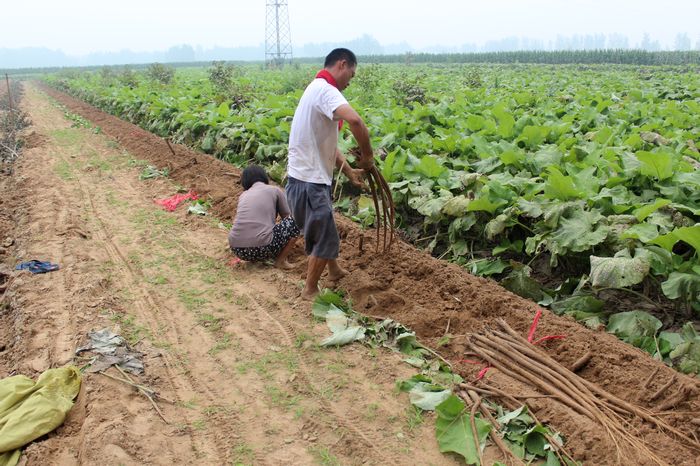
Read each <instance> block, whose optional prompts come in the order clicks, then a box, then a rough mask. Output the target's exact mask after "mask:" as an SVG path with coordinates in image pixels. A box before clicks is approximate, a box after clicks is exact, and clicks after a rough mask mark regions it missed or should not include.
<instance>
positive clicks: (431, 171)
mask: <svg viewBox="0 0 700 466" xmlns="http://www.w3.org/2000/svg"><path fill="white" fill-rule="evenodd" d="M415 168H416V171H417V172H418V173H420V174H422V175H425V176H426V177H428V178H437V177H439V176H440V175H442V174H443V173H444V172H445V167H443V166H442V165H440V162H438V160H437V159H436V158H435V157H433V156H431V155H425V156H423V157H422V158H421V159H420V163H418V165H416V167H415Z"/></svg>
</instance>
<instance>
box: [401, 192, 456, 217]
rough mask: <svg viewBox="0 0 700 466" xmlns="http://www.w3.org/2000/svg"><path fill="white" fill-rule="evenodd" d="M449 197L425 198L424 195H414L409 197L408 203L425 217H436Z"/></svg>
mask: <svg viewBox="0 0 700 466" xmlns="http://www.w3.org/2000/svg"><path fill="white" fill-rule="evenodd" d="M450 199H451V197H447V196H444V197H442V196H441V197H434V198H430V199H426V198H424V197H414V198H411V199H409V201H408V205H409V206H411V207H413V208H414V209H416V210H417V211H418V212H419V213H420V214H422V215H425V216H426V217H438V216H439V215H440V212H441V211H442V208H443V207H444V206H445V204H446V203H447V202H448V201H449V200H450Z"/></svg>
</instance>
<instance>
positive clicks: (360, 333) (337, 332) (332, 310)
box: [321, 304, 366, 346]
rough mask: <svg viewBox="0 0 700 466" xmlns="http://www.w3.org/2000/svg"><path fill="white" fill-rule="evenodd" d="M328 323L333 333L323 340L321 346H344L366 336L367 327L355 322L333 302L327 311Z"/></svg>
mask: <svg viewBox="0 0 700 466" xmlns="http://www.w3.org/2000/svg"><path fill="white" fill-rule="evenodd" d="M326 324H328V328H329V329H331V332H333V335H331V336H330V337H328V338H326V339H325V340H323V341H322V342H321V346H343V345H347V344H348V343H352V342H353V341H355V340H362V339H363V338H364V337H365V330H366V329H365V328H364V327H362V326H358V325H351V324H355V322H354V321H352V320H350V319H349V318H348V316H347V314H345V312H343V311H342V310H340V309H338V308H337V307H335V305H333V304H331V305H330V307H329V309H328V311H327V312H326Z"/></svg>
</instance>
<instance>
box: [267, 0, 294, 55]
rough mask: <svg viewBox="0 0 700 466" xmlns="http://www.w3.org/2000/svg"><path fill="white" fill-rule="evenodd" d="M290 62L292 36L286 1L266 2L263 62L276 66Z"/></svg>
mask: <svg viewBox="0 0 700 466" xmlns="http://www.w3.org/2000/svg"><path fill="white" fill-rule="evenodd" d="M291 61H292V35H291V33H290V30H289V9H288V7H287V1H286V0H285V1H282V0H267V15H266V21H265V62H266V63H267V64H268V66H278V65H282V64H284V63H291Z"/></svg>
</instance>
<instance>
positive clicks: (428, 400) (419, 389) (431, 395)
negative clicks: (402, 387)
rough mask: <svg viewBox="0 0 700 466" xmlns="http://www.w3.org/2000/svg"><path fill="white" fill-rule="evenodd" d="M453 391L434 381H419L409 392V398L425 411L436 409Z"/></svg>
mask: <svg viewBox="0 0 700 466" xmlns="http://www.w3.org/2000/svg"><path fill="white" fill-rule="evenodd" d="M451 394H452V392H451V391H450V390H447V389H445V388H442V387H440V386H438V385H434V384H432V383H425V382H419V383H417V384H416V385H415V386H414V387H413V388H411V390H409V392H408V399H409V400H411V403H412V404H413V405H415V406H418V407H419V408H420V409H422V410H423V411H435V408H436V407H437V405H439V404H440V403H442V402H443V401H445V400H446V399H447V398H448V397H449V396H450V395H451Z"/></svg>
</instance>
